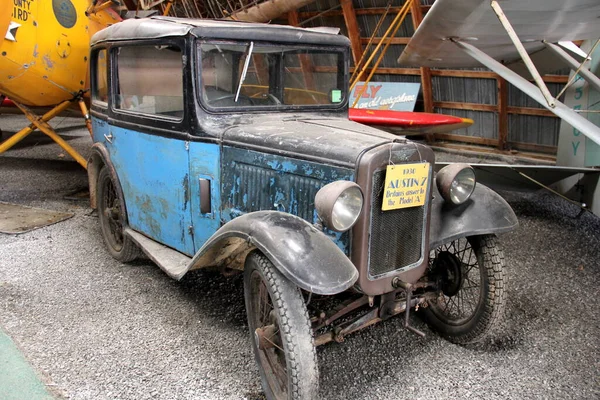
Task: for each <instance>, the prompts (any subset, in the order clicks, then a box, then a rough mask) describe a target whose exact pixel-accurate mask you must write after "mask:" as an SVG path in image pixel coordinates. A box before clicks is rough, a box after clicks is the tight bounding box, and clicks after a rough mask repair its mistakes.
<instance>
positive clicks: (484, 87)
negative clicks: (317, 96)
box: [298, 0, 561, 146]
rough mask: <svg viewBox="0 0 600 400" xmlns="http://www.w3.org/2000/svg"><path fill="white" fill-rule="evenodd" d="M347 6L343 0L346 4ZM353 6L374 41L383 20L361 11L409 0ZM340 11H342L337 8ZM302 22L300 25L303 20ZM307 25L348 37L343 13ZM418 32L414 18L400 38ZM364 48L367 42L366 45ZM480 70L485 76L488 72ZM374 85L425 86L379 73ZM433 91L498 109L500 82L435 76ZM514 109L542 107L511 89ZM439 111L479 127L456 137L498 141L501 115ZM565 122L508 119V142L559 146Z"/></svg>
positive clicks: (360, 1) (391, 54) (555, 88)
mask: <svg viewBox="0 0 600 400" xmlns="http://www.w3.org/2000/svg"><path fill="white" fill-rule="evenodd" d="M342 1H343V0H342ZM421 3H422V4H423V5H431V4H433V0H422V2H421ZM352 4H353V6H354V8H355V11H356V12H357V21H358V25H359V29H360V36H361V37H362V38H369V37H370V36H371V35H372V34H373V31H374V30H375V28H376V26H377V24H378V22H379V19H380V18H381V15H368V14H367V15H365V14H362V13H361V12H360V10H363V9H368V8H385V7H386V6H387V5H388V4H391V6H392V7H400V6H402V5H403V4H404V1H392V2H389V1H388V0H352ZM339 6H340V0H318V1H317V2H315V3H312V4H310V5H308V6H306V7H304V8H302V9H300V10H298V11H299V13H300V14H302V12H323V11H326V10H329V9H331V8H334V9H336V10H338V11H339V10H340V7H339ZM336 7H337V8H336ZM394 16H395V15H392V13H390V14H388V15H387V16H386V18H385V22H384V23H383V24H382V26H381V27H380V28H379V29H378V31H377V32H376V35H375V36H376V37H381V36H383V34H384V32H385V30H386V29H387V28H388V27H389V25H390V23H391V21H392V20H393V18H394ZM303 19H306V18H303ZM303 19H301V21H302V20H303ZM303 26H335V27H339V28H340V29H341V30H342V33H343V34H344V35H348V32H347V31H346V25H345V22H344V18H343V16H342V15H341V12H338V15H333V16H327V17H322V16H319V17H316V18H314V19H312V20H311V21H308V22H307V23H305V24H303ZM413 33H414V28H413V23H412V20H411V17H410V14H409V15H408V17H407V18H406V20H405V21H404V23H403V24H402V26H401V28H400V30H399V31H398V34H397V35H396V37H410V36H411V35H412V34H413ZM363 48H364V43H363ZM403 49H404V45H400V44H392V45H390V47H389V49H388V51H387V53H386V55H385V57H384V59H383V61H382V63H381V64H380V67H382V68H398V67H399V65H398V63H397V59H398V57H399V56H400V54H401V53H402V51H403ZM478 70H482V71H486V69H485V68H480V69H478ZM373 80H376V81H380V82H420V77H419V76H415V75H396V74H388V75H384V74H376V75H375V76H374V78H373ZM548 88H549V89H550V91H551V93H553V94H554V95H556V94H557V93H558V92H559V91H560V88H561V85H559V84H552V83H550V84H548ZM432 89H433V99H434V101H449V102H464V103H477V104H489V105H497V98H498V94H497V83H496V80H495V79H479V78H455V77H441V76H433V77H432ZM508 92H509V96H508V106H509V107H513V106H514V107H532V108H542V107H541V106H540V105H539V104H538V103H536V102H535V101H533V100H531V99H530V98H529V97H528V96H526V95H525V94H523V93H522V92H521V91H520V90H518V89H516V88H515V87H513V86H512V85H510V84H509V90H508ZM435 111H436V112H440V113H445V114H451V115H456V116H460V117H466V118H471V119H473V120H474V121H475V123H474V124H473V125H472V126H471V127H469V128H468V129H462V130H460V131H456V132H454V133H456V134H459V135H467V136H476V137H482V138H489V139H497V138H498V130H499V129H498V115H497V112H486V111H470V110H457V109H448V108H436V110H435ZM559 127H560V120H559V119H558V118H555V117H545V116H531V115H517V114H510V115H509V123H508V132H509V134H508V138H507V141H508V142H520V143H529V144H539V145H547V146H556V145H557V144H558V131H559Z"/></svg>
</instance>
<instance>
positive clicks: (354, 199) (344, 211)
mask: <svg viewBox="0 0 600 400" xmlns="http://www.w3.org/2000/svg"><path fill="white" fill-rule="evenodd" d="M362 206H363V193H362V190H360V187H359V186H358V185H357V184H356V183H354V182H350V181H336V182H332V183H330V184H328V185H325V186H323V187H322V188H321V189H320V190H319V191H318V192H317V195H316V196H315V208H316V210H317V214H318V215H319V218H320V219H321V221H322V222H323V224H324V225H325V226H327V227H328V228H329V229H331V230H334V231H337V232H345V231H347V230H348V229H350V228H352V226H353V225H354V224H355V223H356V221H357V220H358V217H359V216H360V212H361V210H362Z"/></svg>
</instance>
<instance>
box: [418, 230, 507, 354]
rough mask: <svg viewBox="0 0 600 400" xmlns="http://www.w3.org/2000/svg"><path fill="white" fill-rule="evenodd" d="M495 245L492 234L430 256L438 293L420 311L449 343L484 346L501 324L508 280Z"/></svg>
mask: <svg viewBox="0 0 600 400" xmlns="http://www.w3.org/2000/svg"><path fill="white" fill-rule="evenodd" d="M496 241H497V238H496V236H495V235H483V236H470V237H467V238H461V239H457V240H454V241H452V242H449V243H446V244H444V245H442V246H440V247H438V248H437V249H435V250H433V251H432V254H431V256H430V260H429V274H430V277H431V278H433V279H434V280H435V281H436V282H437V283H438V291H437V293H436V294H435V296H432V297H431V298H429V299H428V307H427V308H425V309H424V310H423V312H424V316H425V320H426V322H427V323H428V324H429V325H430V326H431V327H432V328H433V329H434V330H436V331H438V332H440V334H441V335H442V336H444V337H446V338H447V339H448V340H450V341H451V342H454V343H458V344H468V343H475V342H479V341H482V340H484V339H485V338H486V337H487V336H488V335H489V334H490V333H491V332H492V331H493V329H494V328H495V327H496V326H497V325H498V324H499V323H500V321H501V319H502V316H503V314H504V307H505V302H506V286H505V285H506V280H507V279H506V275H505V268H504V255H503V253H502V250H501V249H500V248H499V246H498V244H497V242H496Z"/></svg>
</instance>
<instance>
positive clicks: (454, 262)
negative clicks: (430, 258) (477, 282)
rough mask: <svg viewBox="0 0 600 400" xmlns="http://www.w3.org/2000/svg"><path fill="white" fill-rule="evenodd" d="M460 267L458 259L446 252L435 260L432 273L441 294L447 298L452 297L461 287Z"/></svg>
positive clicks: (462, 277)
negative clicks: (438, 284)
mask: <svg viewBox="0 0 600 400" xmlns="http://www.w3.org/2000/svg"><path fill="white" fill-rule="evenodd" d="M461 265H462V263H461V262H460V260H459V259H458V257H456V255H454V254H452V253H450V252H448V251H443V252H441V253H439V254H438V256H437V257H436V259H435V264H434V273H435V275H436V276H437V277H438V280H439V282H440V288H441V289H442V292H444V294H445V295H446V296H448V297H452V296H454V295H455V294H456V293H458V291H459V290H460V288H461V287H462V284H463V281H464V276H463V272H462V268H461Z"/></svg>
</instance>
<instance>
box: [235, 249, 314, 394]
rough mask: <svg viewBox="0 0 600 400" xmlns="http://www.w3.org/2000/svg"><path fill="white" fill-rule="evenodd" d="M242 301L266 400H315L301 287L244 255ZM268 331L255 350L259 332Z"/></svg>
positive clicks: (259, 259)
mask: <svg viewBox="0 0 600 400" xmlns="http://www.w3.org/2000/svg"><path fill="white" fill-rule="evenodd" d="M244 297H245V300H246V312H247V314H248V328H249V329H250V340H251V342H252V349H253V350H254V358H255V360H256V363H257V364H258V369H259V372H260V378H261V381H262V386H263V389H264V391H265V394H266V396H267V399H269V400H275V399H277V400H283V399H294V400H309V399H316V398H317V392H318V385H319V371H318V366H317V355H316V351H315V346H314V341H313V336H312V328H311V324H310V319H309V317H308V312H307V310H306V305H305V303H304V299H303V297H302V293H301V292H300V289H298V288H297V287H296V285H294V284H293V283H292V282H290V281H289V280H288V279H286V278H285V277H284V276H283V275H282V274H281V273H280V272H279V271H278V270H277V269H276V268H275V267H274V266H273V264H272V263H271V262H270V261H269V260H268V259H267V258H266V257H265V256H264V255H262V254H261V253H258V252H254V253H252V254H250V256H248V258H247V260H246V266H245V270H244ZM263 329H267V330H268V329H271V331H270V332H269V334H268V335H267V334H265V335H264V337H265V338H266V339H263V341H262V343H265V344H267V346H263V348H262V349H261V348H260V346H259V342H260V341H261V340H260V337H261V336H260V334H259V333H258V332H260V331H259V330H263Z"/></svg>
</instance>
